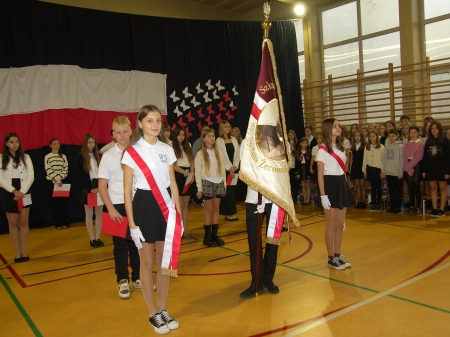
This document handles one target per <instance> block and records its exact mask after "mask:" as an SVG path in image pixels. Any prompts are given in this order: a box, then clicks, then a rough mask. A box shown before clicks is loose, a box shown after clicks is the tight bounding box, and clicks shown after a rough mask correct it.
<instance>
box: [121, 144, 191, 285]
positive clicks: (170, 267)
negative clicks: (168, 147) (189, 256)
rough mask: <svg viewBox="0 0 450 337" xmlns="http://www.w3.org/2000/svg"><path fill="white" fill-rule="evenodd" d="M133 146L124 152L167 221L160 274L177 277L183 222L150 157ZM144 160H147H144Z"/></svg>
mask: <svg viewBox="0 0 450 337" xmlns="http://www.w3.org/2000/svg"><path fill="white" fill-rule="evenodd" d="M135 146H136V145H135ZM135 146H132V147H129V148H128V149H126V150H125V151H127V152H128V153H129V155H130V156H131V158H133V160H134V162H135V163H136V165H137V166H138V167H139V169H140V170H141V171H142V173H143V174H144V176H145V178H146V179H147V182H148V185H149V186H150V189H151V190H152V193H153V195H154V197H155V199H156V201H157V202H158V205H159V207H160V208H161V211H162V214H163V216H164V219H165V220H166V221H167V230H166V237H165V240H164V252H163V258H162V265H161V273H162V274H163V275H168V276H173V277H177V276H178V273H177V271H178V260H179V255H180V246H181V235H182V233H183V222H182V220H181V216H180V213H178V212H177V210H176V209H175V201H174V199H173V197H172V198H171V197H170V195H169V192H167V189H166V188H165V186H164V184H163V180H162V178H161V176H160V174H159V172H158V170H157V168H156V165H155V164H154V163H153V161H152V159H151V158H150V156H149V155H148V154H147V153H145V151H143V150H141V149H140V146H139V145H137V146H136V148H135ZM144 158H145V159H147V160H144ZM147 163H148V165H147Z"/></svg>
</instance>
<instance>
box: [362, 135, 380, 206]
mask: <svg viewBox="0 0 450 337" xmlns="http://www.w3.org/2000/svg"><path fill="white" fill-rule="evenodd" d="M383 151H384V146H383V145H381V143H380V137H378V133H377V132H376V131H370V132H369V142H368V143H367V144H366V147H365V148H364V157H363V164H362V171H363V172H364V178H365V179H367V180H368V181H369V182H370V187H371V190H372V202H373V204H372V207H371V208H370V210H371V211H379V210H381V180H382V179H384V178H385V177H382V174H381V173H382V172H384V171H383V162H382V160H381V157H382V154H383Z"/></svg>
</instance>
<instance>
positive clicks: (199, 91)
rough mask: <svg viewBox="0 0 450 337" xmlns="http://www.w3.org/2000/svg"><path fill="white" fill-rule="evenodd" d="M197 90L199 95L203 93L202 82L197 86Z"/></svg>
mask: <svg viewBox="0 0 450 337" xmlns="http://www.w3.org/2000/svg"><path fill="white" fill-rule="evenodd" d="M195 89H197V94H201V93H202V92H204V91H203V89H202V88H200V82H199V83H198V84H197V86H196V87H195Z"/></svg>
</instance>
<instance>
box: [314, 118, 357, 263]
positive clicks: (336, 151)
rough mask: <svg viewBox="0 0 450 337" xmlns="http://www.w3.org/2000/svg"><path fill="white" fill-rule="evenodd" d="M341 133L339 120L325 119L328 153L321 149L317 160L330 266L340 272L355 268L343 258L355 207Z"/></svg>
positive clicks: (326, 149) (323, 131) (324, 133)
mask: <svg viewBox="0 0 450 337" xmlns="http://www.w3.org/2000/svg"><path fill="white" fill-rule="evenodd" d="M341 132H342V130H341V128H340V127H339V122H338V121H337V120H336V119H334V118H328V119H325V120H324V121H323V123H322V136H323V147H325V149H324V148H323V147H322V146H321V147H320V148H319V151H318V152H317V156H316V160H317V169H318V183H319V189H320V199H321V201H322V206H323V210H324V213H325V219H326V230H325V244H326V247H327V252H328V266H329V267H331V268H334V269H338V270H343V269H345V268H347V267H351V264H350V263H349V262H347V261H345V260H344V256H343V255H341V245H342V236H343V231H344V226H345V224H344V222H345V214H346V213H347V207H348V205H350V204H352V203H354V198H353V195H352V193H351V191H350V188H349V187H348V184H347V182H346V180H345V162H346V161H347V157H346V155H345V149H344V145H343V144H342V140H341Z"/></svg>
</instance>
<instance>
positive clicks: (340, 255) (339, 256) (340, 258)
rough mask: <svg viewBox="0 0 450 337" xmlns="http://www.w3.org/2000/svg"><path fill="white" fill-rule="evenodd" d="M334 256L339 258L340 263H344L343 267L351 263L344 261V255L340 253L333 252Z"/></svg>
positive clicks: (349, 265)
mask: <svg viewBox="0 0 450 337" xmlns="http://www.w3.org/2000/svg"><path fill="white" fill-rule="evenodd" d="M334 256H336V257H337V258H338V259H339V262H340V263H341V265H344V267H345V268H348V267H351V266H352V264H351V263H350V262H347V261H345V259H344V258H345V256H344V255H342V254H334Z"/></svg>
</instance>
